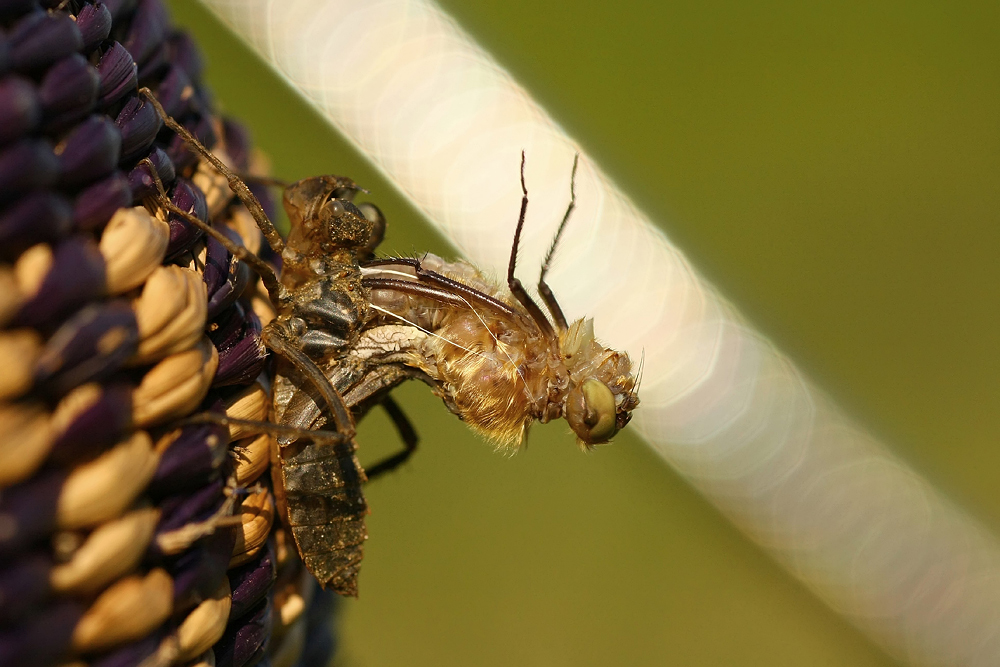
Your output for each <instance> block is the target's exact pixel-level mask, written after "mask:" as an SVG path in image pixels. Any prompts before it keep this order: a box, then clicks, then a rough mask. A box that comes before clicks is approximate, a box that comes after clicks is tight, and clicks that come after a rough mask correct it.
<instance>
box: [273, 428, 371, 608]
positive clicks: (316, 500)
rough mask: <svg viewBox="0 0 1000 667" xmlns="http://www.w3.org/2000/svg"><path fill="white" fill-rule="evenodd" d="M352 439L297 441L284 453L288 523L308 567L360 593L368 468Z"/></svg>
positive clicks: (323, 580)
mask: <svg viewBox="0 0 1000 667" xmlns="http://www.w3.org/2000/svg"><path fill="white" fill-rule="evenodd" d="M355 449H356V446H355V444H354V442H353V441H351V442H350V443H344V444H338V445H331V444H329V443H323V442H297V443H293V444H291V445H289V446H287V447H286V448H285V451H284V452H282V454H281V458H282V464H281V477H282V481H283V486H284V490H285V498H286V503H287V507H288V524H289V527H290V528H291V532H292V537H293V538H294V539H295V544H296V545H297V546H298V550H299V554H300V555H301V556H302V560H303V561H304V562H305V564H306V567H307V568H308V569H309V571H310V572H312V573H313V574H314V575H315V576H316V578H317V579H318V580H319V582H320V584H322V585H323V586H324V587H327V586H332V587H333V589H334V590H335V591H337V592H338V593H340V594H341V595H351V596H357V579H358V567H359V565H360V564H361V557H362V545H363V544H364V541H365V540H366V539H367V538H368V532H367V530H366V529H365V515H366V514H367V513H368V504H367V503H366V502H365V497H364V495H363V494H362V492H361V484H362V483H363V482H364V481H365V477H364V472H362V469H361V466H360V464H359V463H358V459H357V457H356V456H355V454H354V450H355Z"/></svg>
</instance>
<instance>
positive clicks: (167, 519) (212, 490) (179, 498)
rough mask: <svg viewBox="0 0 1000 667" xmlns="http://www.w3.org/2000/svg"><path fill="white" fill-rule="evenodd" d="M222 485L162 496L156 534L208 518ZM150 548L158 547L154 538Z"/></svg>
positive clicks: (220, 496)
mask: <svg viewBox="0 0 1000 667" xmlns="http://www.w3.org/2000/svg"><path fill="white" fill-rule="evenodd" d="M223 486H224V485H223V482H222V479H220V478H216V479H215V480H213V481H211V482H209V483H208V484H206V485H205V486H203V487H202V488H201V489H199V490H197V491H194V492H186V493H180V494H177V495H173V496H169V497H167V498H164V499H163V500H162V501H161V502H160V522H159V524H157V526H156V534H157V535H161V534H163V533H169V532H172V531H174V530H177V529H178V528H182V527H184V526H186V525H187V524H189V523H192V522H198V521H204V520H206V519H208V518H210V517H211V516H212V515H213V514H214V513H215V512H216V511H218V509H219V507H220V506H221V504H222V501H223V498H224V496H223V494H222V489H223ZM0 501H2V499H0ZM150 549H151V550H153V551H156V550H157V549H158V547H157V546H156V539H155V538H154V539H153V542H152V543H151V544H150Z"/></svg>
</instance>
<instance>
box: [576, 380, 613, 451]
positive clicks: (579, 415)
mask: <svg viewBox="0 0 1000 667" xmlns="http://www.w3.org/2000/svg"><path fill="white" fill-rule="evenodd" d="M566 421H568V422H569V425H570V427H571V428H572V429H573V431H574V432H575V433H576V435H577V437H579V438H580V440H581V441H582V442H583V443H584V444H587V445H599V444H601V443H604V442H607V441H608V440H610V439H611V437H612V436H613V435H614V434H615V433H616V432H617V431H618V425H617V421H618V420H617V414H616V409H615V397H614V394H612V393H611V390H610V389H609V388H608V386H607V385H606V384H604V383H603V382H601V381H600V380H595V379H594V378H591V379H589V380H586V381H585V382H584V383H583V384H581V385H580V386H579V387H576V388H574V389H573V390H572V391H571V392H570V394H569V398H568V400H567V405H566Z"/></svg>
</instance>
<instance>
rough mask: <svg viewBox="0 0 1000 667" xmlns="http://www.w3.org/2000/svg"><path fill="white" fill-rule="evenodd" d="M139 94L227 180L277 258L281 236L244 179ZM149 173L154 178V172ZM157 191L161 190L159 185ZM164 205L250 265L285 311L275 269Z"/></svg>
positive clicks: (147, 91)
mask: <svg viewBox="0 0 1000 667" xmlns="http://www.w3.org/2000/svg"><path fill="white" fill-rule="evenodd" d="M139 93H140V94H141V95H143V96H144V97H145V98H146V99H147V100H149V103H150V104H152V105H153V108H154V109H156V113H157V114H159V116H160V119H161V120H163V123H164V124H165V125H166V126H167V127H169V128H170V129H171V130H173V131H174V132H175V133H177V135H178V136H180V137H181V138H182V139H183V140H184V141H185V143H187V144H188V145H189V146H191V147H192V148H193V149H195V151H197V152H198V154H199V155H200V156H201V157H202V158H203V159H205V160H207V161H208V162H209V164H211V165H212V167H213V168H214V169H215V170H216V171H218V172H219V173H220V174H222V175H223V176H224V177H225V178H226V180H227V181H229V187H230V189H231V190H232V191H233V193H235V194H236V196H237V197H238V198H239V200H240V203H242V204H243V205H244V206H245V207H246V208H247V210H248V211H249V212H250V215H252V216H253V219H254V221H255V222H256V223H257V227H258V228H259V229H260V231H261V233H262V234H263V235H264V238H265V239H266V240H267V243H268V245H270V246H271V250H273V251H274V253H275V254H276V255H278V256H279V257H280V256H281V253H282V251H283V250H284V249H285V242H284V241H283V240H282V238H281V235H280V234H278V230H277V228H275V226H274V223H272V222H271V220H270V218H268V217H267V213H265V212H264V208H263V207H262V206H261V205H260V202H259V201H258V200H257V197H256V196H255V195H254V193H253V192H251V191H250V188H248V187H247V184H246V183H244V182H243V180H242V179H241V178H240V177H239V176H238V175H237V174H236V173H234V172H233V171H232V170H231V169H230V168H229V167H227V166H226V165H225V164H223V162H222V160H220V159H219V158H217V157H216V156H215V155H214V154H213V153H212V152H211V151H210V150H208V149H207V148H205V146H204V145H203V144H202V143H201V142H200V141H198V139H197V137H195V136H194V135H193V134H191V132H189V131H188V129H187V128H186V127H184V126H183V125H181V124H180V123H178V122H177V121H176V120H174V119H173V118H171V117H170V116H168V115H167V112H166V110H165V109H164V108H163V106H162V105H161V104H160V101H159V100H157V99H156V96H155V95H153V91H151V90H150V89H149V88H141V89H140V90H139ZM152 171H153V174H154V178H155V169H154V170H152ZM160 188H161V189H162V185H161V186H160ZM163 206H164V208H166V209H168V210H170V211H171V212H172V213H176V214H178V215H180V216H182V217H184V218H185V219H186V220H188V221H189V222H191V223H192V224H193V225H195V226H196V227H198V228H200V229H201V230H202V231H204V232H205V233H207V234H209V235H210V236H212V237H213V238H214V239H215V240H217V241H218V242H219V243H221V244H222V245H223V247H224V248H226V250H228V251H229V252H231V253H232V254H234V255H236V256H237V257H238V258H239V259H240V260H242V261H244V262H246V263H247V264H249V265H250V266H251V267H252V268H253V269H254V271H256V272H257V274H258V275H259V276H260V278H261V280H262V281H263V282H264V287H265V288H267V292H268V294H269V295H270V296H271V300H272V301H273V302H274V305H275V307H276V308H278V309H279V310H280V309H283V308H287V306H288V293H287V291H286V290H285V288H284V286H283V285H282V284H281V282H280V281H279V280H278V277H277V275H276V274H275V272H274V270H273V269H271V268H270V267H269V266H267V264H265V263H264V262H263V261H262V260H261V259H259V258H258V257H257V256H256V255H254V254H252V253H251V252H250V251H248V250H247V249H246V248H243V247H242V246H236V245H235V244H234V243H233V242H232V241H230V240H229V239H228V238H226V237H225V236H224V235H222V234H220V233H219V232H218V231H217V230H215V229H213V228H212V227H211V226H210V225H206V224H205V223H203V222H202V221H200V220H198V219H197V218H195V217H194V216H192V215H190V214H187V213H186V212H184V211H181V210H179V209H177V208H176V207H174V206H173V205H172V204H171V202H170V199H169V198H166V199H165V202H163Z"/></svg>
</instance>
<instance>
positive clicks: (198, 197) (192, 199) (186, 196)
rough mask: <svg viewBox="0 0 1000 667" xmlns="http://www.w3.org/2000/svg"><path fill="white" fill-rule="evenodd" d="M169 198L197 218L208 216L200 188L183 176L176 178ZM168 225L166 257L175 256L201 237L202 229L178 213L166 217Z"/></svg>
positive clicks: (203, 218)
mask: <svg viewBox="0 0 1000 667" xmlns="http://www.w3.org/2000/svg"><path fill="white" fill-rule="evenodd" d="M170 200H171V201H172V202H173V203H174V204H175V205H176V206H177V207H178V208H180V209H181V210H182V211H187V212H188V213H191V214H192V215H194V216H195V217H196V218H198V219H199V220H202V221H205V220H206V219H207V218H208V203H207V202H206V201H205V195H204V194H202V192H201V189H200V188H198V186H196V185H194V184H193V183H191V182H190V181H187V180H185V179H183V178H179V179H177V183H176V185H174V191H173V193H172V194H171V195H170ZM167 222H168V224H169V225H170V243H169V244H168V245H167V258H171V257H173V256H175V255H176V254H177V253H180V252H183V251H185V250H187V249H188V248H190V247H191V244H193V243H194V242H195V241H197V240H198V239H199V238H201V235H202V231H201V230H200V229H198V228H197V227H195V226H194V225H192V224H191V223H190V222H188V221H187V220H185V219H184V218H182V217H181V216H179V215H176V214H174V213H171V214H170V217H169V218H167Z"/></svg>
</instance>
